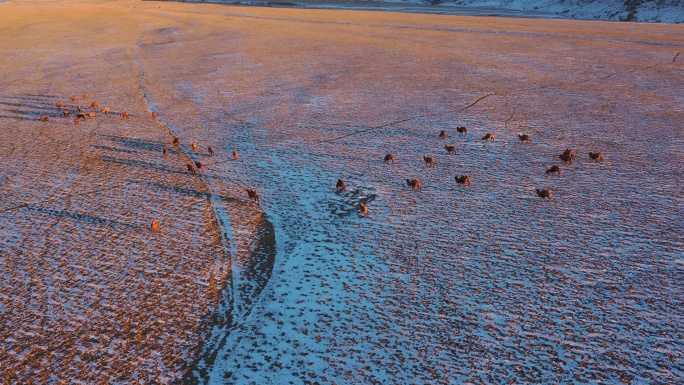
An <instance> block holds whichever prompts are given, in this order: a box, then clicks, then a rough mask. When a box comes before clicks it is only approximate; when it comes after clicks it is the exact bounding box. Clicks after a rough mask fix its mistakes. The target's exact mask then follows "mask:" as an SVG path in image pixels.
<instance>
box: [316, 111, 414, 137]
mask: <svg viewBox="0 0 684 385" xmlns="http://www.w3.org/2000/svg"><path fill="white" fill-rule="evenodd" d="M416 118H418V117H417V116H414V117H412V118H406V119H401V120H397V121H394V122H389V123H385V124H382V125H379V126H373V127H370V128H367V129H365V130H360V131H356V132H352V133H351V134H345V135H342V136H338V137H336V138H332V139H328V140H322V141H320V142H318V143H329V142H333V141H335V140H339V139H344V138H348V137H350V136H353V135H358V134H363V133H365V132H369V131H373V130H378V129H381V128H385V127H389V126H393V125H395V124H399V123H404V122H408V121H410V120H414V119H416Z"/></svg>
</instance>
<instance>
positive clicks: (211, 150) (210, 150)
mask: <svg viewBox="0 0 684 385" xmlns="http://www.w3.org/2000/svg"><path fill="white" fill-rule="evenodd" d="M207 151H209V155H210V156H214V149H213V148H212V147H211V146H209V147H207Z"/></svg>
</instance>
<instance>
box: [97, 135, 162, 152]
mask: <svg viewBox="0 0 684 385" xmlns="http://www.w3.org/2000/svg"><path fill="white" fill-rule="evenodd" d="M100 136H102V137H103V138H106V139H108V140H111V141H113V142H116V143H118V144H121V145H123V146H126V147H131V148H135V149H137V150H148V151H154V152H161V150H162V148H163V147H164V146H163V145H162V144H161V143H159V142H156V141H151V140H145V139H137V138H129V137H126V136H119V135H106V134H100ZM167 148H168V147H167ZM170 150H171V149H169V151H170Z"/></svg>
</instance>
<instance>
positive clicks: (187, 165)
mask: <svg viewBox="0 0 684 385" xmlns="http://www.w3.org/2000/svg"><path fill="white" fill-rule="evenodd" d="M185 167H187V168H188V171H189V172H190V173H192V174H194V173H196V172H197V169H196V168H195V166H193V165H191V164H190V163H188V164H186V165H185Z"/></svg>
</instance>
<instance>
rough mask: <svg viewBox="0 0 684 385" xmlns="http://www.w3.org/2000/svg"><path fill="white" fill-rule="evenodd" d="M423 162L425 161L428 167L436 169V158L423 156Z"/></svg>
mask: <svg viewBox="0 0 684 385" xmlns="http://www.w3.org/2000/svg"><path fill="white" fill-rule="evenodd" d="M423 160H424V161H425V165H426V166H428V167H434V166H435V158H433V157H431V156H423Z"/></svg>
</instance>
